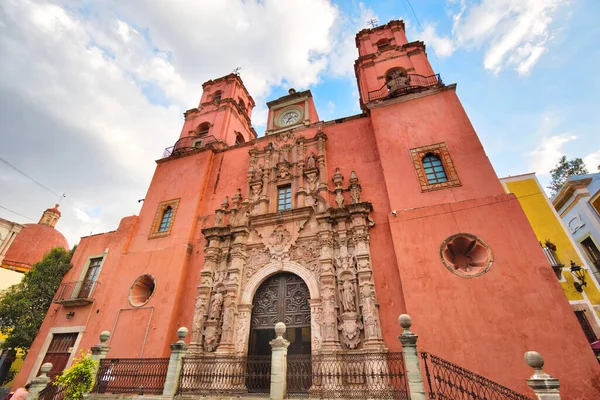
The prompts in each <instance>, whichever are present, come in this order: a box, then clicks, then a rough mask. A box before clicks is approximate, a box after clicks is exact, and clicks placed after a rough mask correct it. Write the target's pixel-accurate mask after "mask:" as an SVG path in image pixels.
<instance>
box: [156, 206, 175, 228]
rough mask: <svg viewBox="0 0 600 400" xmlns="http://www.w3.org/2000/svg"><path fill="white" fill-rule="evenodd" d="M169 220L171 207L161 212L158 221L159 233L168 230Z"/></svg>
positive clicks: (171, 216) (171, 213)
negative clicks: (160, 217)
mask: <svg viewBox="0 0 600 400" xmlns="http://www.w3.org/2000/svg"><path fill="white" fill-rule="evenodd" d="M171 218H173V207H171V206H168V207H167V208H165V211H163V215H162V219H161V220H160V226H159V227H158V231H159V232H166V231H168V230H169V226H170V225H171Z"/></svg>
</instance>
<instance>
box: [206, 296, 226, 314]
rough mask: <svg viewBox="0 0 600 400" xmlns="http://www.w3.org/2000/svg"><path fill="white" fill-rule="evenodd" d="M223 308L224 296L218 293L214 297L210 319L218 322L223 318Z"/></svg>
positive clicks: (211, 303)
mask: <svg viewBox="0 0 600 400" xmlns="http://www.w3.org/2000/svg"><path fill="white" fill-rule="evenodd" d="M222 307H223V295H222V294H221V293H220V292H217V293H215V294H214V295H213V298H212V300H211V302H210V312H209V313H208V318H209V319H212V320H217V319H219V318H220V317H221V308H222Z"/></svg>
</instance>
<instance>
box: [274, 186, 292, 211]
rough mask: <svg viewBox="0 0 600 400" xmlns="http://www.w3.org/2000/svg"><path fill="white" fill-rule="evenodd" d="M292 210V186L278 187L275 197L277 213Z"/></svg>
mask: <svg viewBox="0 0 600 400" xmlns="http://www.w3.org/2000/svg"><path fill="white" fill-rule="evenodd" d="M291 208H292V186H291V185H286V186H281V187H279V195H278V197H277V211H284V210H289V209H291Z"/></svg>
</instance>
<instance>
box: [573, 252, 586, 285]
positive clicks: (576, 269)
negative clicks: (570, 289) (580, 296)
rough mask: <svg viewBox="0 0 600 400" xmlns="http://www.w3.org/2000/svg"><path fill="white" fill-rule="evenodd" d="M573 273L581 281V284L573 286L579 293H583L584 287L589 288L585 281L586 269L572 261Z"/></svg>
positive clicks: (574, 283)
mask: <svg viewBox="0 0 600 400" xmlns="http://www.w3.org/2000/svg"><path fill="white" fill-rule="evenodd" d="M571 273H572V274H573V276H575V277H576V278H577V279H579V282H577V281H575V282H573V286H575V289H577V291H578V292H579V293H581V292H583V287H584V286H587V282H586V281H585V269H583V268H581V267H580V266H579V265H575V263H574V262H573V260H571Z"/></svg>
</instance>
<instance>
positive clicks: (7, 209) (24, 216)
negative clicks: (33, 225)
mask: <svg viewBox="0 0 600 400" xmlns="http://www.w3.org/2000/svg"><path fill="white" fill-rule="evenodd" d="M0 208H2V209H4V210H6V211H8V212H11V213H13V214H17V215H19V216H21V217H23V218H27V219H28V220H30V221H33V222H35V219H33V218H29V217H28V216H27V215H23V214H19V213H18V212H16V211H13V210H11V209H9V208H6V207H4V206H0Z"/></svg>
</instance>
